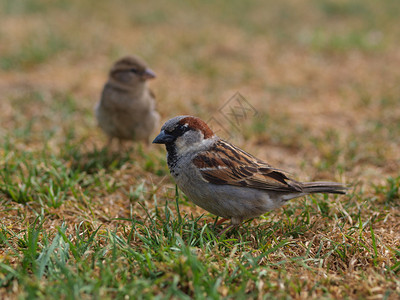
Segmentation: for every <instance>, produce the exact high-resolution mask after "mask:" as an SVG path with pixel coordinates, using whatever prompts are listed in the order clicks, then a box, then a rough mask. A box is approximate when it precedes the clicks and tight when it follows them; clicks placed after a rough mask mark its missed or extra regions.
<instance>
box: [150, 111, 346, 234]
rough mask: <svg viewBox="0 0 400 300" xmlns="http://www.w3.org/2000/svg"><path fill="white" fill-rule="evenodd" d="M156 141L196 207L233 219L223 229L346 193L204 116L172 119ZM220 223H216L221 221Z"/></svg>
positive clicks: (342, 189)
mask: <svg viewBox="0 0 400 300" xmlns="http://www.w3.org/2000/svg"><path fill="white" fill-rule="evenodd" d="M153 143H156V144H165V146H166V149H167V163H168V168H169V170H170V173H171V174H172V176H173V178H174V179H175V182H176V184H177V185H178V187H179V188H180V189H181V190H182V191H183V192H184V193H185V194H186V196H187V197H188V198H189V199H190V200H191V201H193V202H194V203H195V204H196V205H198V206H200V207H201V208H203V209H205V210H206V211H208V212H210V213H212V214H214V215H216V216H219V217H222V218H223V219H222V220H220V221H224V220H230V221H231V224H230V225H229V226H227V227H226V228H225V229H224V230H223V231H222V232H221V234H222V233H223V232H225V231H226V230H228V229H231V228H233V227H237V226H239V225H240V224H241V223H242V222H243V221H245V220H247V219H251V218H254V217H258V216H260V215H262V214H264V213H266V212H268V211H271V210H273V209H276V208H278V207H280V206H282V205H284V204H286V203H287V202H288V201H289V200H290V199H293V198H296V197H301V196H304V195H308V194H313V193H332V194H345V193H346V190H347V188H346V187H345V186H344V185H342V184H341V183H336V182H326V181H317V182H299V181H296V180H294V179H291V178H289V177H288V176H287V173H286V172H284V171H282V170H279V169H276V168H274V167H272V166H271V165H269V164H268V163H266V162H264V161H262V160H260V159H258V158H256V157H254V156H253V155H251V154H249V153H247V152H245V151H243V150H242V149H240V148H238V147H236V146H234V145H232V144H231V143H228V142H226V141H224V140H222V139H220V138H219V137H218V136H216V135H215V134H214V133H213V131H212V130H211V129H210V128H209V127H208V125H207V124H206V123H205V122H204V121H202V120H201V119H199V118H197V117H193V116H178V117H175V118H172V119H170V120H168V121H167V122H166V123H165V124H164V125H163V126H162V128H161V132H160V134H159V135H158V136H157V137H156V138H155V139H154V141H153ZM219 223H220V222H218V223H217V224H219Z"/></svg>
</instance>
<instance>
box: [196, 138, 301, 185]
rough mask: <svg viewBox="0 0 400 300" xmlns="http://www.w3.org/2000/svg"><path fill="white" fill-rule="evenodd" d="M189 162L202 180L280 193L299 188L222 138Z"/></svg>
mask: <svg viewBox="0 0 400 300" xmlns="http://www.w3.org/2000/svg"><path fill="white" fill-rule="evenodd" d="M193 163H194V164H195V165H196V166H197V167H198V168H199V169H200V173H201V175H202V176H203V178H204V180H206V181H208V182H210V183H213V184H219V185H222V184H228V185H234V186H242V187H248V188H255V189H261V190H271V191H281V192H295V191H297V192H301V190H302V189H301V186H300V185H299V184H298V183H297V182H296V181H293V180H291V179H289V178H288V177H287V176H286V175H285V174H284V173H282V172H281V171H280V170H277V169H274V168H272V167H271V166H270V165H268V164H267V163H265V162H263V161H261V160H259V159H257V158H256V157H254V156H252V155H251V154H249V153H247V152H245V151H243V150H241V149H239V148H237V147H235V146H233V145H231V144H229V143H227V142H225V141H222V140H221V141H218V142H217V143H216V145H215V146H214V147H213V148H212V149H210V150H209V151H205V152H201V153H199V154H198V155H196V157H195V158H194V159H193Z"/></svg>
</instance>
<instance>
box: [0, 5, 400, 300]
mask: <svg viewBox="0 0 400 300" xmlns="http://www.w3.org/2000/svg"><path fill="white" fill-rule="evenodd" d="M0 8H2V9H0V10H1V11H2V12H1V13H0V16H1V26H0V95H1V98H2V100H1V101H0V137H1V138H3V139H4V141H6V140H7V141H8V142H7V143H6V142H3V143H2V144H3V145H6V144H7V145H11V146H7V147H6V146H4V147H0V164H1V166H2V168H6V167H7V163H8V162H12V161H13V160H15V161H19V163H21V161H23V160H25V159H28V157H29V156H26V157H25V158H24V157H23V156H21V155H22V154H21V153H27V152H29V153H33V154H32V155H33V156H34V157H35V162H32V161H29V160H28V161H27V163H28V165H29V164H35V166H36V167H37V168H38V169H40V170H42V171H43V172H44V171H45V170H50V169H51V166H49V164H47V163H46V162H41V161H40V160H41V159H43V158H42V157H41V156H40V153H41V152H42V151H44V152H45V153H46V154H45V156H51V155H55V156H56V157H57V158H59V159H60V161H62V162H63V163H64V165H65V166H66V168H67V169H68V168H77V169H79V166H87V163H88V161H90V160H91V159H92V160H93V159H94V160H96V157H94V158H93V157H90V155H89V154H90V153H91V152H92V151H94V149H95V148H97V149H98V148H101V147H102V146H103V145H104V144H105V137H104V136H103V135H102V133H101V132H100V131H99V130H98V129H97V128H96V124H95V120H94V118H93V114H92V108H93V106H94V105H95V103H96V102H97V100H98V98H99V93H100V90H101V88H102V85H103V83H104V81H105V80H106V77H107V72H108V69H109V67H110V66H111V64H112V62H113V61H114V60H115V59H117V58H118V57H120V56H122V55H125V54H130V53H135V54H137V55H140V56H142V57H143V58H144V59H145V60H146V61H147V62H148V63H149V65H150V66H151V67H152V69H154V70H155V71H156V73H157V75H158V77H157V79H156V80H155V81H153V82H151V87H152V88H153V90H154V91H155V93H156V95H157V100H158V102H157V103H158V108H159V111H160V113H161V115H162V120H163V121H165V120H167V119H169V118H171V117H173V116H176V115H180V114H192V115H196V116H199V117H201V118H204V119H208V118H209V117H210V116H215V117H216V118H220V120H222V121H221V122H223V123H224V125H225V126H226V127H228V128H231V127H230V126H229V124H228V122H227V121H225V120H223V119H221V115H220V113H219V112H218V110H219V108H220V107H221V106H222V105H223V104H224V103H225V102H226V101H227V100H228V99H229V98H230V97H231V96H232V95H233V94H234V93H236V92H237V91H239V92H240V93H241V94H242V95H243V96H244V97H245V98H246V99H247V100H248V101H249V102H250V103H251V105H252V106H254V107H255V108H256V109H257V111H258V114H257V116H256V117H254V118H249V119H248V120H246V121H244V122H243V125H242V130H241V131H240V132H236V134H237V138H236V139H234V140H233V142H234V143H236V144H238V145H239V146H242V147H243V148H245V149H246V150H247V151H249V152H250V153H253V154H255V155H256V156H258V157H260V158H262V159H265V160H267V161H268V162H269V163H271V164H272V165H274V166H277V167H279V168H282V169H286V170H289V171H291V172H292V173H294V174H295V175H294V176H295V177H296V178H298V179H300V180H315V179H329V180H336V181H343V182H346V183H348V184H350V185H352V186H353V187H354V189H353V190H352V191H351V192H350V195H349V196H343V197H339V198H335V199H334V198H322V197H319V198H318V197H312V198H308V199H302V200H297V201H293V202H292V203H291V204H290V205H289V206H288V207H287V208H285V209H284V210H278V211H276V212H273V213H271V214H268V215H266V216H265V217H263V218H260V219H258V220H254V221H253V222H252V223H250V224H247V225H246V226H245V229H243V232H242V233H241V237H240V238H238V240H235V238H237V236H235V235H233V236H231V238H233V240H232V241H231V242H229V240H228V241H225V242H221V243H222V244H223V246H220V247H221V248H224V249H225V250H223V251H222V250H221V251H216V253H215V256H214V257H212V254H210V253H208V252H207V251H206V250H205V249H201V248H200V247H198V248H197V251H198V252H197V257H198V259H199V260H200V261H203V262H204V265H205V266H207V267H208V268H209V269H208V271H207V272H209V274H210V276H211V277H213V276H214V277H216V276H217V275H216V274H218V273H219V272H220V273H223V272H227V274H231V273H232V272H233V270H235V266H236V265H237V264H239V263H243V260H242V258H243V255H244V253H246V252H249V253H251V255H252V256H254V257H257V256H258V255H261V254H262V253H264V252H265V251H266V250H268V249H270V248H271V247H273V246H276V245H279V242H280V241H283V240H285V241H286V244H285V245H284V246H282V247H278V248H277V250H276V251H274V252H271V253H270V254H269V255H268V256H265V257H263V258H262V259H260V260H259V261H258V262H257V265H258V266H259V268H254V269H252V271H249V272H253V273H254V274H256V275H255V276H256V277H257V276H258V278H259V279H258V280H256V279H255V278H256V277H254V278H253V277H251V276H249V277H248V282H249V283H248V284H247V286H246V288H245V290H246V293H248V295H249V297H253V296H255V295H257V296H259V297H262V295H264V294H265V295H267V297H268V295H269V297H278V298H284V297H292V298H297V299H300V298H301V299H303V298H309V297H313V298H314V297H315V298H316V297H321V296H323V297H327V298H345V297H349V298H369V299H381V298H384V297H386V296H389V295H391V296H394V295H396V296H397V297H399V296H400V281H399V277H398V274H399V266H397V268H395V269H394V270H390V268H391V267H393V266H395V265H396V264H398V263H399V261H400V252H399V251H400V244H399V238H400V236H399V233H398V232H399V229H400V228H399V227H400V226H399V222H398V220H399V217H400V210H399V182H400V180H399V171H398V170H399V166H400V151H399V146H400V125H399V124H400V121H399V118H400V106H399V105H398V103H399V95H400V51H399V47H398V45H399V39H398V37H399V36H400V35H399V33H400V32H399V28H400V24H399V21H398V18H397V17H396V16H395V15H396V14H395V12H396V11H397V12H398V10H399V9H398V8H397V5H396V3H395V1H384V2H383V3H374V2H373V1H339V2H335V1H327V0H326V1H321V2H309V3H307V4H306V3H302V2H301V3H300V2H297V1H291V0H287V1H280V2H279V4H278V3H276V2H270V1H267V2H262V1H252V2H251V3H246V4H244V3H241V2H236V1H235V2H232V3H231V4H227V3H225V4H222V3H220V4H215V3H211V2H210V3H201V2H195V3H191V4H190V5H189V4H188V3H186V4H184V3H179V2H175V1H173V2H166V3H164V4H162V3H156V2H153V3H150V2H149V3H146V4H145V3H135V4H134V3H128V2H123V1H113V2H107V1H97V2H91V1H90V2H85V3H84V2H82V1H68V2H64V1H38V2H37V3H36V4H35V1H28V0H27V1H23V2H22V3H21V4H16V3H14V4H13V3H12V2H11V1H2V2H0ZM29 123H31V125H30V126H28V125H27V124H29ZM66 136H70V137H69V138H66ZM67 142H69V143H70V144H71V145H73V146H72V148H71V149H72V150H74V149H75V151H78V152H79V153H78V154H79V159H78V160H75V159H74V158H73V157H72V156H69V155H71V153H70V152H68V151H67V150H66V146H65V144H66V143H67ZM44 145H45V146H44ZM43 149H44V150H43ZM71 149H69V150H71ZM164 152H165V151H164V149H159V148H158V147H156V146H152V147H151V148H150V149H148V152H147V153H144V152H143V150H141V148H140V147H139V149H138V147H136V148H135V150H134V151H133V152H132V153H127V154H124V155H123V158H122V160H121V162H120V163H116V166H112V167H110V168H107V167H105V168H103V169H96V168H94V169H93V172H94V174H95V175H93V176H92V174H90V172H89V174H85V173H83V174H84V175H85V176H87V178H89V179H88V183H87V184H81V183H79V184H78V183H77V184H75V185H74V192H71V190H68V191H67V192H66V196H65V197H66V198H65V200H64V201H63V203H62V205H61V206H59V207H51V206H48V205H45V204H44V203H43V201H41V200H40V201H39V200H38V199H36V200H35V201H32V202H29V203H28V204H18V203H16V202H13V201H11V198H10V196H9V195H7V194H6V193H0V199H1V204H0V205H1V207H3V208H4V209H3V210H1V211H0V217H1V220H2V228H3V231H4V232H7V231H8V232H14V233H15V236H14V237H12V236H10V235H7V234H5V236H7V237H8V243H9V244H7V243H5V242H4V241H2V242H1V244H0V246H1V247H0V262H1V264H3V265H7V266H10V267H11V268H13V269H15V270H17V269H18V267H19V266H20V265H21V257H22V256H21V255H17V254H15V253H14V252H13V251H11V250H10V249H11V248H12V247H11V246H13V247H14V249H19V247H20V245H19V244H18V243H21V241H20V239H21V237H22V236H23V235H24V234H25V232H26V230H27V228H28V227H29V226H30V224H32V223H33V221H34V220H35V218H37V217H38V216H40V217H41V218H44V223H43V232H44V233H46V232H47V233H48V234H50V235H51V234H54V233H56V232H57V227H59V226H61V224H62V223H65V224H67V225H68V229H67V231H66V232H67V233H70V234H72V235H73V234H74V232H75V230H76V228H75V227H74V226H77V225H79V224H83V225H82V226H83V227H84V228H85V230H86V231H87V232H93V231H94V230H95V229H97V228H98V226H100V225H101V226H102V227H101V230H100V232H99V235H98V236H97V237H96V239H97V240H98V242H99V243H100V244H102V245H104V247H107V245H108V244H109V240H108V234H107V232H109V231H111V232H116V234H117V235H121V236H124V237H125V236H127V234H126V232H125V231H124V230H126V226H130V224H131V222H130V221H127V220H125V221H124V220H121V219H117V218H123V219H129V218H131V217H133V218H134V219H135V220H138V221H139V222H143V224H144V225H143V226H144V228H145V226H149V228H150V227H151V226H150V225H151V219H150V218H148V216H147V212H154V210H155V209H156V205H155V201H154V199H155V198H154V195H156V197H157V199H158V202H157V203H158V205H159V206H160V207H163V205H164V203H165V201H166V200H168V199H169V202H170V203H169V204H170V207H171V210H172V211H173V212H176V210H175V207H174V205H173V203H174V201H175V200H174V199H175V188H174V184H173V182H172V180H171V178H170V177H169V176H168V175H167V169H166V166H165V159H164V155H165V153H164ZM101 155H102V154H101ZM101 155H100V156H101ZM19 157H20V158H19ZM21 157H22V158H21ZM101 157H102V158H101V159H104V160H105V161H107V159H106V158H104V157H103V156H101ZM103 162H104V161H103ZM107 163H111V162H107ZM57 170H58V169H57ZM5 172H7V171H6V170H5V171H4V174H5ZM23 172H25V173H26V174H27V173H28V170H25V171H23ZM60 172H61V171H60ZM156 174H158V175H156ZM3 176H4V175H3ZM13 176H14V177H15V178H14V179H13V182H14V183H15V184H16V185H18V183H20V182H21V180H20V179H19V178H18V175H13ZM390 177H392V178H394V182H395V183H394V186H392V187H390V183H389V181H388V178H390ZM396 178H397V179H396ZM79 182H81V181H79ZM141 184H143V190H140V189H138V192H137V193H136V194H135V193H134V191H136V190H137V188H138V187H140V185H141ZM396 189H397V190H396ZM396 191H397V192H396ZM390 192H391V193H392V194H393V193H394V194H393V196H392V197H391V198H390V199H389V200H388V194H389V193H390ZM396 193H397V194H396ZM130 194H131V197H129V195H130ZM133 194H135V195H133ZM132 195H133V196H132ZM181 201H182V202H181V205H180V211H181V213H182V215H184V214H188V215H189V216H190V214H193V215H194V216H196V217H197V216H200V215H201V214H202V213H204V211H202V210H201V209H199V208H197V207H194V206H193V205H191V204H190V202H187V201H186V200H184V199H182V200H181ZM324 202H325V203H327V204H323V203H324ZM317 204H318V205H317ZM324 208H326V209H327V211H325V212H323V210H324ZM321 210H322V212H321ZM307 213H308V217H309V220H308V221H306V219H307V218H306V216H307ZM162 216H164V215H163V214H162ZM210 220H211V219H210V218H209V217H208V216H207V217H204V218H202V219H201V220H200V221H199V223H198V226H199V228H201V227H202V225H204V224H205V223H206V222H210ZM158 224H160V221H159V222H158ZM360 224H361V225H360ZM362 224H366V225H365V226H362ZM124 226H125V227H124ZM296 226H298V227H296ZM371 226H372V227H371ZM144 228H141V229H140V230H139V232H141V233H143V232H144V231H145V229H144ZM299 228H300V229H299ZM370 228H373V231H371V229H370ZM290 230H292V233H293V234H292V233H291V231H290ZM143 234H144V233H143ZM261 234H263V235H266V234H267V237H262V236H261ZM372 234H375V237H374V238H375V240H376V241H377V242H376V245H373V243H375V242H373V238H372V236H371V235H372ZM242 235H243V236H242ZM71 241H73V238H71ZM240 241H246V242H248V243H245V244H242V245H239V246H238V245H236V243H238V242H240ZM143 244H145V243H144V242H143V241H141V240H140V239H139V238H135V239H134V240H133V241H132V244H131V247H132V248H135V247H144V246H143ZM333 245H334V246H333ZM225 247H226V248H225ZM341 248H343V249H342V250H340V249H341ZM216 249H218V246H217V247H216ZM227 249H230V250H229V251H228V250H227ZM232 249H238V250H237V252H234V251H233V250H232ZM338 249H339V250H340V251H339V250H338ZM18 251H19V250H18ZM18 251H17V252H18ZM230 251H232V252H230ZM374 251H376V253H373V252H374ZM396 251H397V252H396ZM229 252H230V253H229ZM371 252H372V253H371ZM339 253H343V255H342V256H340V254H339ZM321 254H323V255H321ZM316 256H319V257H320V258H319V259H316V258H315V257H316ZM296 258H302V259H298V260H296ZM307 258H309V260H307ZM312 258H315V259H312ZM182 259H183V258H182ZM282 261H285V263H282V264H277V263H278V262H282ZM125 263H126V262H121V266H122V268H124V266H125ZM154 263H155V264H157V267H156V268H157V269H158V270H160V272H162V273H163V274H165V275H163V276H164V277H162V278H163V279H162V280H161V281H162V282H167V283H168V282H172V281H173V277H174V274H177V273H176V270H174V269H173V267H171V265H168V264H165V262H164V261H154ZM263 266H264V267H265V270H266V272H267V273H263V272H262V268H263ZM4 270H5V269H4V268H3V269H2V271H1V272H3V274H0V279H1V280H3V279H4V278H5V276H7V274H6V272H5V271H4ZM133 271H136V272H139V273H140V268H136V269H135V270H133ZM99 272H100V271H99V270H96V272H95V273H97V274H100V273H101V272H100V273H99ZM254 274H253V275H254ZM143 276H145V275H143ZM181 276H182V275H181ZM180 278H181V280H183V281H182V282H181V285H180V289H181V290H182V291H183V292H184V293H186V294H188V295H189V296H194V295H196V292H195V288H194V287H193V282H192V281H191V280H190V275H188V278H189V279H188V280H187V282H186V283H185V281H184V279H182V277H180ZM260 279H262V280H260ZM44 280H45V279H44ZM121 284H122V283H121ZM235 284H237V286H241V285H242V284H243V282H241V281H240V279H236V280H235V281H234V282H232V283H230V285H225V283H224V281H223V282H222V283H221V285H220V286H219V287H218V294H219V295H220V296H228V297H229V296H232V295H233V293H234V292H237V290H236V289H235V288H234V287H233V286H235ZM155 285H157V283H155ZM27 286H30V285H29V283H27V281H24V280H18V279H17V278H13V279H10V280H6V281H4V282H3V287H2V288H0V294H2V295H3V297H9V298H14V297H17V296H21V297H26V296H27V295H30V294H29V292H28V291H27ZM45 287H46V284H45V283H43V284H42V287H41V288H39V290H41V293H42V296H43V297H46V292H45V291H44V289H45ZM146 291H147V293H148V294H152V295H155V294H160V295H162V294H163V293H164V292H165V291H166V287H165V286H162V285H161V286H158V287H157V288H155V289H154V291H153V292H152V291H151V289H147V290H146ZM36 295H37V294H36ZM49 295H51V294H47V296H49ZM81 295H82V294H81ZM113 295H114V296H115V294H113V292H109V291H104V290H103V291H101V292H100V294H99V296H101V297H106V298H108V297H113ZM86 296H88V295H86ZM64 297H66V298H68V296H65V295H64ZM177 297H178V296H177Z"/></svg>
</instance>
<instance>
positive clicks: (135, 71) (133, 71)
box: [129, 68, 138, 74]
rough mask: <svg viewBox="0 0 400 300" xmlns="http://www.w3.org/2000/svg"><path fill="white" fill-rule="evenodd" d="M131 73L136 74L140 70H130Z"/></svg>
mask: <svg viewBox="0 0 400 300" xmlns="http://www.w3.org/2000/svg"><path fill="white" fill-rule="evenodd" d="M129 71H131V72H132V73H135V74H136V73H137V72H138V70H137V69H134V68H132V69H130V70H129Z"/></svg>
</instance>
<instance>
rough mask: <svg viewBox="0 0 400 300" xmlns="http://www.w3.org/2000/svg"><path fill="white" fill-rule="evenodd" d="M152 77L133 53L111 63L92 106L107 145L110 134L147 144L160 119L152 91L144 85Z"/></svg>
mask: <svg viewBox="0 0 400 300" xmlns="http://www.w3.org/2000/svg"><path fill="white" fill-rule="evenodd" d="M155 77H156V75H155V73H154V72H153V71H152V70H151V69H149V68H148V67H147V65H146V63H145V62H144V61H143V60H141V59H140V58H138V57H136V56H126V57H123V58H121V59H119V60H118V61H116V62H115V63H114V65H113V67H112V68H111V70H110V72H109V77H108V81H107V82H106V83H105V85H104V88H103V92H102V94H101V98H100V101H99V102H98V103H97V105H96V107H95V113H96V118H97V121H98V125H99V126H100V128H101V129H102V130H103V131H104V132H105V133H106V134H107V135H108V138H109V140H108V146H110V145H111V143H112V140H113V138H116V139H118V140H119V142H120V144H121V143H122V141H123V140H132V141H144V142H145V143H146V144H149V137H150V135H151V133H152V132H153V130H154V129H155V127H156V126H158V123H159V120H160V115H159V114H158V112H157V111H156V109H155V97H154V94H153V92H152V91H151V90H150V89H149V88H148V86H147V80H149V79H152V78H155Z"/></svg>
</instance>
